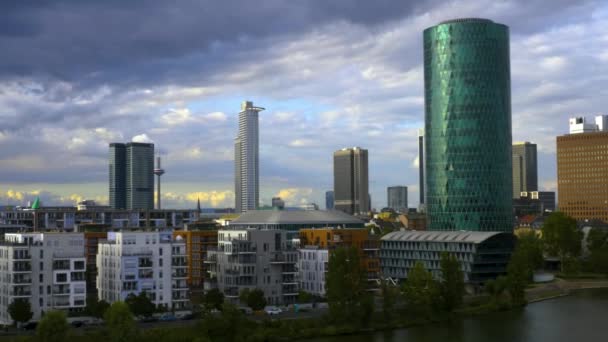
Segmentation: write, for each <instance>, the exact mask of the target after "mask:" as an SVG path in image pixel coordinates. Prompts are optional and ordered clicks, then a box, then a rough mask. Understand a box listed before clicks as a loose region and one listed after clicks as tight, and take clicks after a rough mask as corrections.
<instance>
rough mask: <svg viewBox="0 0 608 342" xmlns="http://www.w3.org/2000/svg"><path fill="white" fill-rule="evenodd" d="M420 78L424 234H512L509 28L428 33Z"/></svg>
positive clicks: (453, 26)
mask: <svg viewBox="0 0 608 342" xmlns="http://www.w3.org/2000/svg"><path fill="white" fill-rule="evenodd" d="M424 81H425V140H426V141H425V144H426V145H425V148H426V182H427V183H426V185H427V188H426V196H427V214H428V221H429V222H428V229H429V230H473V231H512V229H513V217H512V199H511V197H512V181H513V180H512V166H511V90H510V89H511V85H510V82H511V81H510V67H509V29H508V27H507V26H505V25H502V24H497V23H494V22H492V21H490V20H486V19H457V20H452V21H447V22H443V23H441V24H439V25H437V26H433V27H431V28H428V29H426V30H425V31H424Z"/></svg>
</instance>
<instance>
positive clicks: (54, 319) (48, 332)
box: [36, 311, 70, 342]
mask: <svg viewBox="0 0 608 342" xmlns="http://www.w3.org/2000/svg"><path fill="white" fill-rule="evenodd" d="M69 331H70V326H69V325H68V320H67V319H66V316H65V313H64V312H63V311H49V312H47V313H46V314H44V316H42V319H41V320H40V322H39V323H38V326H37V327H36V337H37V339H38V341H41V342H63V341H65V340H66V339H67V336H68V332H69Z"/></svg>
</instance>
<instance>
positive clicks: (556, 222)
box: [542, 211, 583, 272]
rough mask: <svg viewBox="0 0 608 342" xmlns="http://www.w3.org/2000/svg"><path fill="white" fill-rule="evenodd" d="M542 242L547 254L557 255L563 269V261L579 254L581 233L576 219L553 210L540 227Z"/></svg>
mask: <svg viewBox="0 0 608 342" xmlns="http://www.w3.org/2000/svg"><path fill="white" fill-rule="evenodd" d="M542 235H543V243H544V246H545V250H546V251H547V253H548V254H549V255H552V256H557V257H559V259H560V261H561V265H562V272H563V271H564V261H566V259H567V258H575V257H578V256H580V254H581V240H582V237H583V235H582V233H581V232H580V231H579V230H578V228H577V226H576V220H575V219H573V218H572V217H570V216H567V215H566V214H564V213H562V212H559V211H558V212H554V213H552V214H551V215H549V217H547V219H546V220H545V223H544V225H543V228H542Z"/></svg>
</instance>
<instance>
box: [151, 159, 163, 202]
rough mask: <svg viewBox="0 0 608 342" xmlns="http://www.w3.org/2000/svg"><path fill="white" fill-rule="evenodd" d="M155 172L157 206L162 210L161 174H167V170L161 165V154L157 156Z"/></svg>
mask: <svg viewBox="0 0 608 342" xmlns="http://www.w3.org/2000/svg"><path fill="white" fill-rule="evenodd" d="M154 174H155V175H156V206H157V207H158V209H159V210H160V176H162V175H164V174H165V170H163V169H162V168H161V167H160V156H158V157H156V168H155V169H154Z"/></svg>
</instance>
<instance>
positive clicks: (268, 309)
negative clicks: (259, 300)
mask: <svg viewBox="0 0 608 342" xmlns="http://www.w3.org/2000/svg"><path fill="white" fill-rule="evenodd" d="M264 311H265V312H266V313H267V314H268V315H278V314H280V313H281V312H283V310H281V309H280V308H278V307H276V306H267V307H265V308H264Z"/></svg>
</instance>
